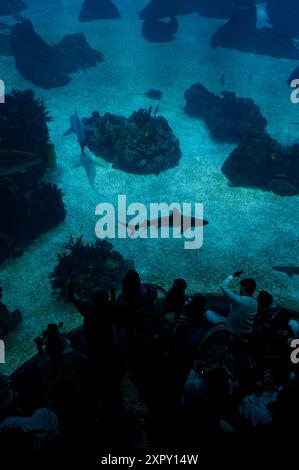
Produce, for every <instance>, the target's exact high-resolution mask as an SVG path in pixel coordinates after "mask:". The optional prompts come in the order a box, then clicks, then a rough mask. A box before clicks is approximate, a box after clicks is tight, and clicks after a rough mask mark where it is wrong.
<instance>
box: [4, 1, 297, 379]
mask: <svg viewBox="0 0 299 470" xmlns="http://www.w3.org/2000/svg"><path fill="white" fill-rule="evenodd" d="M27 3H28V5H29V9H28V10H26V11H24V12H23V14H24V15H25V16H26V17H28V18H30V19H32V21H33V23H34V26H35V29H36V31H37V32H38V33H39V34H41V36H42V37H43V38H44V39H45V40H46V41H47V42H48V43H51V44H52V43H57V42H59V41H60V39H61V38H62V36H63V35H64V34H67V33H74V32H84V33H85V35H86V37H87V39H88V41H89V43H90V44H91V46H92V47H94V48H95V49H97V50H99V51H100V52H102V53H103V54H104V56H105V61H104V62H103V63H101V64H99V65H98V66H97V67H96V68H91V69H88V70H87V71H85V72H78V73H75V74H73V75H72V81H71V83H70V84H68V85H67V86H65V87H62V88H56V89H51V90H42V89H39V88H37V87H35V86H34V85H32V84H31V83H29V82H27V81H26V80H24V79H23V78H22V77H21V75H20V74H19V73H18V72H17V70H16V68H15V65H14V60H13V58H10V57H9V58H8V57H1V60H0V78H1V79H3V80H4V81H5V83H6V86H7V91H8V92H9V90H10V89H13V88H19V89H25V88H28V87H30V88H33V89H34V90H35V91H36V92H37V94H38V95H39V96H42V97H43V98H44V100H45V103H46V106H47V108H48V109H49V111H50V113H51V115H52V117H53V120H52V122H51V123H50V131H51V139H52V141H53V143H54V144H55V146H56V151H57V155H58V170H57V173H55V174H49V175H47V177H46V178H48V179H49V180H50V181H53V182H56V183H57V184H58V186H59V187H61V188H62V190H63V193H64V203H65V206H66V209H67V212H68V214H67V218H66V220H65V221H64V222H63V223H61V224H60V226H59V227H57V228H56V229H55V230H52V231H50V232H48V233H47V234H45V235H42V236H41V237H39V238H38V239H37V240H35V241H34V242H33V243H31V244H30V246H28V247H27V249H26V253H25V254H24V256H23V257H21V258H19V259H13V260H8V261H7V262H5V263H3V264H2V265H1V266H0V285H1V286H2V287H3V290H4V301H5V303H6V304H7V305H8V306H9V307H10V308H17V307H18V308H20V309H21V311H22V313H23V318H24V320H23V323H22V325H21V326H20V327H18V329H17V330H16V331H14V332H13V333H11V334H10V335H9V336H8V337H7V339H6V348H7V352H6V359H7V363H6V365H5V366H4V367H5V370H7V371H11V370H13V369H15V367H17V365H19V364H20V363H21V362H22V361H23V360H24V359H25V358H27V357H29V356H30V355H31V354H32V353H33V352H34V348H35V346H34V344H33V342H32V339H33V338H34V337H35V336H36V335H37V334H39V333H40V331H41V330H42V329H43V328H44V327H45V326H46V325H47V323H48V322H50V321H64V322H65V326H66V328H70V327H72V326H75V325H77V324H78V323H80V322H81V319H80V318H79V316H78V314H77V313H76V312H75V311H74V310H73V308H72V307H71V306H69V305H68V304H66V303H65V302H63V301H61V300H57V299H56V298H54V297H53V296H52V293H51V287H50V283H49V280H48V274H49V272H50V271H51V270H52V269H53V267H54V266H55V264H56V261H57V260H56V256H57V252H58V250H59V244H60V243H61V242H63V241H65V240H66V239H67V238H68V236H69V234H70V233H72V234H73V235H74V236H78V235H81V234H83V235H84V238H85V240H86V241H88V240H94V239H95V234H94V230H95V224H96V221H97V218H96V216H95V207H96V205H97V204H99V203H100V202H103V201H105V202H112V203H116V201H117V196H118V194H126V195H127V197H128V201H129V202H134V201H141V202H143V203H144V204H149V203H150V202H155V201H157V202H159V201H166V202H172V201H180V202H185V201H186V202H200V203H203V204H204V217H205V218H206V219H208V220H209V225H208V226H207V227H205V231H204V245H203V247H202V248H201V249H200V250H194V251H193V250H190V251H188V250H184V249H183V244H182V241H181V240H172V239H170V240H142V239H139V240H115V242H114V246H115V248H116V249H118V250H119V251H120V252H121V253H122V254H123V255H124V257H125V258H128V259H134V260H135V264H136V267H137V270H138V271H139V272H140V274H141V276H142V279H143V280H147V281H155V282H158V283H159V284H160V285H163V286H164V287H168V286H169V285H170V284H171V283H172V281H173V279H174V278H177V277H184V278H185V279H186V280H187V282H188V289H189V291H190V292H194V291H201V292H217V291H218V285H219V283H220V282H221V280H222V278H224V276H225V275H226V274H229V273H231V272H233V271H236V270H237V269H244V271H245V272H246V274H247V275H249V276H252V277H254V278H255V279H256V281H257V284H258V288H259V289H266V290H269V291H271V292H272V293H273V294H274V296H275V299H276V300H277V301H278V302H281V303H283V304H285V305H287V306H289V307H291V308H294V309H299V295H298V283H299V281H298V277H294V278H293V279H289V278H288V277H287V276H286V275H284V274H283V273H279V272H276V271H273V270H272V266H274V265H278V264H279V265H289V264H295V263H294V260H296V259H297V260H298V254H299V253H298V246H299V244H298V222H299V216H298V197H280V196H277V195H275V194H272V193H270V192H263V191H260V190H258V189H244V188H229V187H228V186H227V179H226V178H225V176H224V175H223V174H222V173H221V171H220V169H221V166H222V164H223V162H224V160H225V159H226V158H227V156H228V155H229V154H230V152H231V151H232V149H233V148H234V147H235V145H228V144H220V143H217V142H215V141H213V140H212V139H211V137H210V135H209V132H208V130H207V128H206V126H205V124H204V123H203V122H202V121H200V120H196V119H191V118H189V117H188V116H187V115H186V114H185V113H184V111H183V107H184V104H185V100H184V91H185V90H186V89H187V88H189V86H190V85H191V84H193V83H195V82H197V81H200V82H202V83H203V84H205V85H206V86H207V87H208V88H209V89H210V90H211V91H214V92H216V93H219V92H220V91H221V89H222V85H221V76H222V74H225V76H226V86H225V88H226V89H228V90H232V91H235V92H236V93H237V94H238V95H239V96H245V97H252V98H253V99H254V100H255V102H256V103H257V104H258V105H259V106H260V107H261V111H262V113H263V115H264V116H265V117H266V118H267V120H268V128H267V130H268V132H269V133H270V134H271V135H272V136H273V137H274V138H276V139H278V140H279V141H280V142H282V143H283V144H287V143H288V144H292V143H295V142H297V141H298V140H299V139H298V137H299V136H298V135H297V134H296V131H297V132H298V129H297V128H294V127H292V126H291V125H290V123H291V122H292V121H296V120H298V113H299V105H297V106H296V105H293V104H292V103H291V102H290V90H289V89H288V87H287V85H286V83H285V80H286V78H287V77H288V75H289V74H290V72H291V71H292V70H293V69H294V68H295V67H296V63H295V62H294V61H291V60H282V59H274V58H270V57H265V56H255V55H254V54H244V53H239V52H237V51H233V50H225V49H218V50H216V51H213V50H212V49H211V48H210V47H209V39H210V36H211V34H213V32H214V31H215V30H216V29H217V28H218V27H219V25H221V24H222V23H223V22H222V21H220V20H215V19H209V18H203V17H199V16H198V15H197V14H194V15H188V16H184V17H180V18H179V22H180V30H179V32H178V33H177V35H176V36H177V39H176V40H175V41H172V42H169V43H163V44H153V43H149V42H146V41H145V40H144V39H143V38H142V36H141V22H140V20H139V18H138V14H137V13H138V11H140V9H141V8H142V7H143V6H144V5H145V4H146V3H147V2H146V0H135V1H134V2H132V0H123V1H120V0H115V3H116V4H117V6H118V7H119V10H120V12H121V15H122V19H121V20H112V21H95V22H92V23H84V24H80V23H79V22H78V20H77V16H78V12H79V9H80V5H81V3H82V2H81V0H72V1H64V0H62V1H60V0H55V1H45V2H40V1H38V0H27ZM250 76H252V80H251V81H250V80H249V77H250ZM149 88H157V89H160V90H162V91H163V92H164V95H163V99H162V100H161V102H160V105H159V106H160V113H161V114H162V115H163V116H165V117H166V119H167V120H168V121H169V124H170V125H171V127H172V129H173V131H174V133H175V134H176V135H177V136H178V137H179V139H180V144H181V149H182V158H181V160H180V163H179V166H178V167H176V168H173V169H170V170H167V171H165V172H162V173H161V174H160V175H158V176H156V175H147V176H141V175H133V174H129V173H125V172H122V171H119V170H115V169H112V168H111V166H110V165H109V164H107V163H103V167H98V168H97V175H96V179H95V190H93V189H92V188H91V187H90V186H89V184H88V181H87V179H86V175H85V172H84V170H83V169H82V168H78V169H72V166H73V165H74V164H76V163H77V162H78V160H79V157H80V150H79V147H78V144H77V142H76V139H75V137H73V136H69V137H62V134H63V133H64V131H65V130H66V129H67V127H68V126H69V121H68V119H69V115H70V114H71V113H73V110H74V108H75V107H76V108H77V109H78V112H79V113H80V115H81V116H90V115H91V112H92V111H94V110H98V111H99V112H100V113H104V112H111V113H115V114H121V115H125V116H129V115H130V114H131V113H132V112H133V111H134V110H136V109H138V108H140V107H148V106H149V105H150V101H148V100H147V99H146V98H145V97H143V96H141V95H139V96H137V95H134V93H137V92H140V91H143V90H147V89H149Z"/></svg>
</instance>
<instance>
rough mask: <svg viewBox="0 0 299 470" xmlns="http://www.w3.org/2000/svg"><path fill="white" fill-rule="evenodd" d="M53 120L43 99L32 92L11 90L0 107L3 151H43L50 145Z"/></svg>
mask: <svg viewBox="0 0 299 470" xmlns="http://www.w3.org/2000/svg"><path fill="white" fill-rule="evenodd" d="M50 121H51V117H50V114H49V112H48V111H47V109H46V107H45V104H44V101H43V99H41V98H39V97H37V96H36V95H35V93H34V91H33V90H31V89H27V90H15V89H14V90H12V92H11V93H10V94H8V95H6V97H5V103H4V104H2V105H1V107H0V135H1V148H5V149H7V150H16V149H17V150H22V151H24V152H32V153H40V152H43V151H44V150H45V148H46V146H47V145H48V144H49V142H50V137H49V130H48V126H47V123H48V122H50Z"/></svg>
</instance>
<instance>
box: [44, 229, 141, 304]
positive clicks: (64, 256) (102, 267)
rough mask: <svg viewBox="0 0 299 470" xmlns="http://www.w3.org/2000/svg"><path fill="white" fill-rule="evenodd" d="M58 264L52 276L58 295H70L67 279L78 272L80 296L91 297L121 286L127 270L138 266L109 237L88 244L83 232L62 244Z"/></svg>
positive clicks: (50, 277)
mask: <svg viewBox="0 0 299 470" xmlns="http://www.w3.org/2000/svg"><path fill="white" fill-rule="evenodd" d="M60 248H61V251H60V252H59V253H58V255H57V256H58V264H57V265H56V267H55V268H54V270H53V272H52V273H51V274H50V275H49V279H50V282H51V285H52V290H53V294H54V295H59V296H62V297H65V296H66V293H67V292H66V286H67V281H68V280H69V279H70V277H71V276H73V275H74V278H75V282H76V283H77V284H78V286H79V289H78V293H79V295H82V296H84V297H87V296H88V295H89V294H90V293H91V292H92V291H94V290H95V289H99V288H101V289H105V290H109V289H110V288H111V286H114V287H119V285H120V283H121V280H122V278H123V276H124V275H125V273H126V272H127V271H128V270H129V269H132V268H133V267H134V263H133V262H132V261H127V260H125V259H124V258H123V256H122V255H121V254H120V253H119V252H118V251H115V250H113V245H112V244H111V243H109V242H107V241H106V240H96V241H95V242H90V243H84V241H83V235H81V236H80V237H78V238H77V239H74V238H73V237H72V236H70V238H69V240H68V241H67V242H65V243H63V244H61V245H60Z"/></svg>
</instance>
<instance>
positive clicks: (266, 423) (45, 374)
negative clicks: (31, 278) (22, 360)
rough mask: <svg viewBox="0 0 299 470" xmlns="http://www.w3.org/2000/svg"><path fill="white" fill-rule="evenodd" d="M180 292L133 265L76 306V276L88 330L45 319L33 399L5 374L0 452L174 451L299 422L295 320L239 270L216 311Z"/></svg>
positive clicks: (183, 286)
mask: <svg viewBox="0 0 299 470" xmlns="http://www.w3.org/2000/svg"><path fill="white" fill-rule="evenodd" d="M236 281H238V283H239V287H238V290H237V291H235V290H233V288H232V284H233V283H235V284H236ZM187 287H188V286H187V283H186V281H185V280H184V279H176V280H175V281H174V283H173V285H172V287H171V288H170V289H169V290H168V291H166V290H164V289H163V288H161V287H159V286H157V285H153V284H149V283H142V282H141V280H140V276H139V274H138V273H137V272H136V271H134V270H130V271H129V272H128V273H127V274H126V276H125V277H124V279H123V283H122V291H121V293H120V294H119V295H118V296H117V295H116V292H115V290H114V289H112V290H111V292H109V293H108V292H105V291H103V290H97V291H95V292H93V293H92V295H91V296H90V298H88V299H82V298H80V296H79V295H78V293H77V292H78V290H77V286H76V284H75V282H74V279H73V278H71V279H70V280H69V283H68V298H69V300H70V302H72V303H73V304H74V306H75V308H76V309H77V310H78V312H79V313H80V314H81V316H82V317H83V328H81V329H79V330H77V332H76V333H73V334H72V335H70V336H68V335H67V334H66V333H65V332H64V330H63V325H62V324H57V325H56V324H50V325H48V327H47V329H46V330H45V331H44V332H43V334H42V335H41V336H40V337H38V338H36V339H35V342H36V345H37V351H38V354H37V359H36V361H35V363H34V365H33V366H31V368H32V371H31V376H30V377H31V379H30V380H29V382H30V383H29V384H27V387H31V391H32V399H31V403H29V402H28V400H24V397H22V391H23V390H22V387H21V386H20V389H19V390H18V389H17V388H18V387H17V385H18V383H16V384H14V383H12V382H11V381H10V379H9V378H8V377H7V376H5V375H3V374H0V449H1V450H9V449H16V448H21V449H38V448H47V449H48V448H50V449H52V448H54V449H56V448H60V447H61V446H62V447H63V448H67V447H68V446H71V447H74V446H76V445H78V446H79V447H80V446H81V447H84V448H93V447H94V446H98V447H99V448H109V449H111V448H117V449H121V448H123V449H126V450H127V451H128V450H136V451H137V450H146V449H149V448H162V447H163V448H168V447H172V448H177V449H178V448H192V447H193V446H194V447H196V445H198V442H199V440H200V437H201V436H203V435H207V434H210V433H213V434H214V433H227V432H231V433H234V432H235V433H242V432H248V431H251V432H254V433H256V432H266V433H271V432H275V431H277V430H280V431H281V430H282V431H283V430H285V429H288V430H289V429H290V427H291V426H292V425H293V424H292V423H296V422H297V415H298V416H299V403H298V400H297V395H298V394H299V374H298V369H297V367H296V365H295V364H293V363H292V361H291V359H290V356H291V346H290V345H291V341H292V340H293V339H294V338H296V337H298V327H297V322H296V319H294V318H291V316H290V312H289V311H288V310H286V309H282V308H280V307H278V306H277V305H276V304H275V300H274V299H273V297H272V295H271V294H270V293H269V292H266V291H260V292H259V293H258V294H256V282H255V280H254V279H252V278H245V277H244V273H243V272H242V271H239V272H236V273H234V274H233V275H231V276H229V277H228V278H227V279H225V280H224V281H223V283H222V284H221V285H220V289H221V291H222V294H223V297H222V298H220V299H218V300H217V301H214V305H213V299H212V300H211V298H210V297H209V296H208V297H205V296H204V295H201V294H199V293H197V294H195V295H190V296H189V295H188V294H187ZM233 287H235V286H233ZM214 300H215V299H214ZM37 392H38V393H37Z"/></svg>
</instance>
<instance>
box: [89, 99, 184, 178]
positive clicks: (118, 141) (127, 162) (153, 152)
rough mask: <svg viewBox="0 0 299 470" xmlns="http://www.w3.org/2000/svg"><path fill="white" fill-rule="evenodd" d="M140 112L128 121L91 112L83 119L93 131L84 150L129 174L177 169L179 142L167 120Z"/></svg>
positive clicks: (148, 112)
mask: <svg viewBox="0 0 299 470" xmlns="http://www.w3.org/2000/svg"><path fill="white" fill-rule="evenodd" d="M155 114H156V113H154V115H152V107H150V109H149V110H148V111H147V110H145V109H139V110H138V111H135V112H134V113H133V114H132V115H131V116H130V117H129V118H126V117H123V116H117V115H113V114H109V113H106V114H105V115H104V116H100V114H99V113H98V112H94V113H93V115H92V117H91V118H89V119H85V124H86V125H87V126H88V127H89V128H91V129H93V133H92V134H91V135H90V137H89V138H88V141H87V147H88V148H89V149H90V150H91V151H92V152H93V153H94V154H95V155H97V156H99V157H102V158H104V159H105V160H107V161H108V162H111V163H112V165H113V167H114V168H119V169H121V170H124V171H127V172H130V173H141V174H148V173H155V174H158V173H160V172H161V171H163V170H166V169H168V168H172V167H174V166H176V165H177V164H178V162H179V159H180V157H181V150H180V145H179V140H178V139H177V138H176V137H175V136H174V135H173V133H172V130H171V128H170V126H169V124H168V122H167V120H166V119H165V118H164V117H162V116H155Z"/></svg>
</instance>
